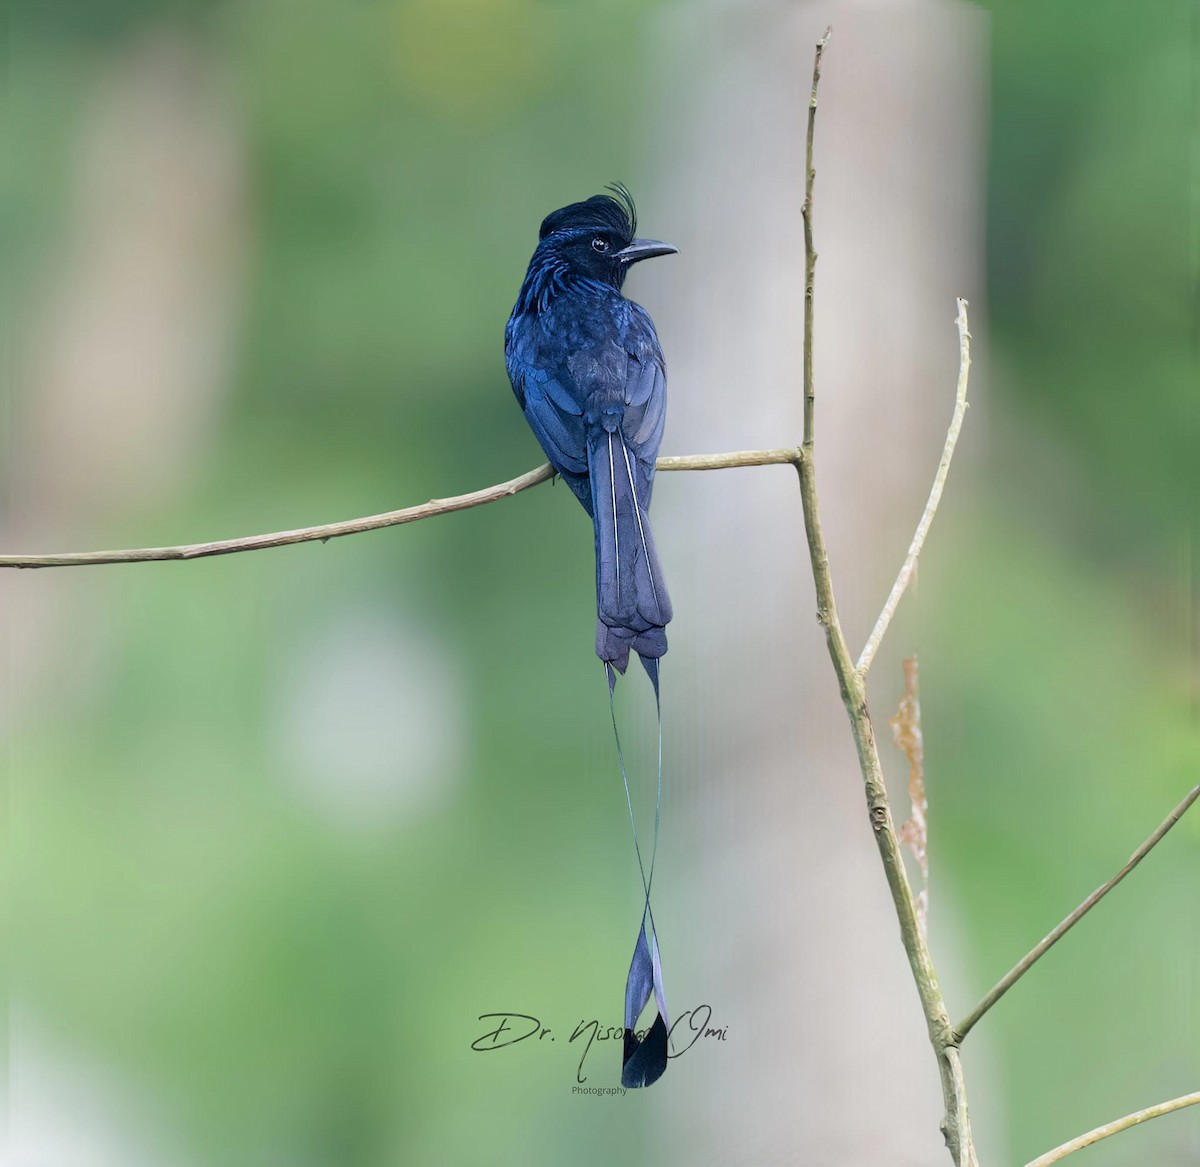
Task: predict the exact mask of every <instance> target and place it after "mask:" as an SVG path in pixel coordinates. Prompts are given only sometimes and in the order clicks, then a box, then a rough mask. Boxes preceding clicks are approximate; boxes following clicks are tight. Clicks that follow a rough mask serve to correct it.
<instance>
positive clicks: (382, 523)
mask: <svg viewBox="0 0 1200 1167" xmlns="http://www.w3.org/2000/svg"><path fill="white" fill-rule="evenodd" d="M800 458H801V453H800V451H799V450H797V449H789V450H736V451H734V452H733V453H729V454H685V455H682V456H680V457H674V458H659V460H658V469H659V470H731V469H734V468H735V467H739V466H773V465H778V464H781V463H789V464H791V465H793V466H795V465H797V464H798V463H799V461H800ZM553 477H554V471H553V470H552V469H551V467H550V464H549V463H548V462H547V463H545V464H544V465H542V466H539V467H538V468H537V469H536V470H530V471H529V472H528V473H527V474H522V475H520V476H519V477H518V478H510V479H509V480H508V481H507V482H499V483H497V484H496V485H495V486H486V487H484V488H483V489H482V490H474V491H472V492H471V493H470V494H458V495H455V496H454V497H453V498H435V499H432V500H431V501H430V502H426V503H422V504H421V505H420V506H413V507H405V508H404V509H403V510H398V511H385V512H384V513H383V514H380V515H368V516H367V517H366V518H362V519H346V520H345V521H343V522H340V523H326V524H324V525H323V526H319V527H300V528H298V529H296V530H294V531H274V532H272V533H271V534H267V535H247V536H245V537H244V538H241V539H221V540H218V541H217V542H214V543H186V544H183V545H181V546H178V547H135V548H132V549H130V550H127V551H78V552H67V553H65V554H61V555H0V567H86V566H90V565H92V564H97V563H149V562H154V561H157V560H166V559H203V558H205V557H206V556H209V555H233V554H235V553H237V552H240V551H263V550H265V549H266V548H268V547H286V546H288V545H289V544H291V543H311V542H313V541H315V540H317V539H320V540H321V541H322V542H324V541H325V540H327V539H339V538H341V537H342V536H343V535H358V534H361V533H362V532H363V531H377V530H379V529H380V528H381V527H398V526H400V525H401V524H402V523H415V522H416V521H417V520H418V519H429V518H432V517H433V516H434V515H448V514H450V513H451V512H453V511H465V510H469V509H470V508H471V507H478V506H483V505H484V503H489V502H498V501H499V500H500V499H502V498H508V497H510V496H511V495H514V494H519V493H520V492H521V491H523V490H528V489H529V488H530V487H531V486H537V485H538V483H539V482H547V481H549V480H550V479H551V478H553Z"/></svg>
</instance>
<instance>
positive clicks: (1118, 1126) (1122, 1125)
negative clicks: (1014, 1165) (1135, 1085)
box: [1025, 1091, 1200, 1167]
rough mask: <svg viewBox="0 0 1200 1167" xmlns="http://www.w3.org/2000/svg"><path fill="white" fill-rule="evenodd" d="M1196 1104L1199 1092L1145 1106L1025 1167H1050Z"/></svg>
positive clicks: (1198, 1099) (1089, 1132) (1042, 1156)
mask: <svg viewBox="0 0 1200 1167" xmlns="http://www.w3.org/2000/svg"><path fill="white" fill-rule="evenodd" d="M1197 1103H1200V1091H1197V1092H1196V1093H1195V1094H1185V1095H1184V1096H1183V1097H1182V1098H1172V1099H1171V1101H1170V1102H1160V1103H1159V1104H1158V1105H1157V1106H1147V1107H1146V1109H1145V1110H1137V1111H1134V1113H1133V1114H1127V1115H1126V1116H1125V1117H1124V1118H1118V1119H1114V1120H1113V1121H1112V1122H1109V1123H1105V1124H1104V1126H1098V1127H1096V1129H1095V1130H1091V1131H1088V1132H1087V1134H1085V1135H1080V1136H1079V1137H1078V1138H1077V1139H1072V1140H1071V1141H1070V1142H1069V1143H1063V1145H1062V1146H1061V1147H1055V1148H1054V1150H1053V1151H1047V1152H1046V1153H1045V1154H1044V1155H1039V1156H1038V1157H1037V1158H1036V1159H1034V1160H1032V1161H1031V1162H1029V1163H1026V1164H1025V1167H1050V1164H1051V1163H1057V1162H1058V1161H1059V1160H1060V1159H1065V1158H1066V1157H1067V1156H1068V1155H1071V1154H1074V1153H1075V1152H1076V1151H1082V1150H1083V1148H1084V1147H1090V1146H1091V1145H1092V1144H1093V1143H1098V1142H1099V1141H1100V1140H1101V1139H1107V1138H1108V1136H1109V1135H1119V1134H1120V1133H1121V1132H1122V1131H1127V1130H1128V1129H1129V1128H1130V1127H1131V1126H1138V1125H1139V1124H1140V1123H1143V1122H1146V1121H1148V1120H1149V1119H1152V1118H1158V1117H1159V1116H1160V1115H1163V1114H1170V1113H1171V1112H1172V1111H1173V1110H1182V1109H1183V1108H1184V1107H1185V1106H1195V1105H1196V1104H1197Z"/></svg>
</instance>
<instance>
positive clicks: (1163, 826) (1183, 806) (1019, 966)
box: [954, 786, 1200, 1042]
mask: <svg viewBox="0 0 1200 1167" xmlns="http://www.w3.org/2000/svg"><path fill="white" fill-rule="evenodd" d="M1198 798H1200V786H1194V787H1193V788H1192V789H1191V790H1189V791H1188V793H1187V794H1185V795H1184V797H1183V799H1182V801H1181V802H1180V803H1179V805H1178V806H1176V807H1175V809H1174V810H1173V811H1171V813H1170V814H1169V815H1167V817H1166V818H1165V819H1163V821H1162V823H1160V824H1159V827H1158V829H1157V830H1156V831H1155V832H1154V834H1152V835H1151V836H1150V837H1149V838H1148V839H1147V840H1146V841H1145V842H1144V843H1143V844H1142V845H1141V846H1140V847H1139V848H1138V849H1137V850H1136V851H1135V852H1134V853H1133V854H1132V855H1131V856H1130V857H1129V862H1128V863H1126V864H1125V866H1124V867H1122V868H1121V870H1120V871H1118V872H1117V874H1116V875H1114V876H1113V877H1112V879H1110V880H1108V881H1107V882H1106V883H1102V884H1101V885H1100V886H1099V887H1098V888H1096V890H1095V891H1094V892H1092V894H1091V895H1090V896H1088V898H1087V899H1086V900H1084V901H1083V903H1081V904H1080V905H1079V907H1077V908H1076V909H1075V910H1074V911H1073V912H1072V913H1071V914H1070V915H1069V916H1068V917H1067V918H1066V919H1065V920H1063V922H1062V923H1061V924H1059V925H1058V927H1057V928H1055V929H1054V931H1052V932H1050V933H1048V934H1047V935H1046V936H1045V937H1043V939H1042V940H1041V941H1040V942H1039V943H1038V944H1037V945H1035V946H1034V947H1033V948H1031V949H1030V950H1029V952H1028V953H1026V955H1025V956H1023V957H1022V958H1021V959H1020V960H1019V961H1017V963H1016V964H1015V965H1013V967H1012V968H1011V969H1010V970H1009V971H1008V972H1007V973H1006V974H1005V975H1004V976H1003V977H1001V978H1000V980H999V981H997V982H996V984H995V985H994V986H993V988H992V990H991V991H990V992H989V993H988V995H987V996H986V997H984V999H983V1000H982V1001H980V1002H979V1004H978V1005H976V1006H975V1008H974V1009H972V1010H971V1012H970V1013H968V1014H967V1016H966V1017H964V1018H963V1020H962V1021H960V1022H959V1023H958V1025H957V1026H956V1027H955V1030H954V1038H955V1041H956V1042H961V1041H962V1039H963V1038H964V1037H966V1036H967V1034H968V1033H970V1032H971V1030H972V1029H973V1028H974V1027H975V1023H976V1022H977V1021H978V1020H979V1019H980V1018H981V1017H982V1016H983V1015H984V1014H985V1013H986V1012H987V1011H988V1010H989V1009H990V1008H991V1007H992V1006H993V1005H994V1004H995V1003H996V1002H997V1001H999V1000H1000V998H1001V997H1003V996H1004V994H1005V993H1007V992H1008V990H1009V989H1011V988H1012V987H1013V985H1015V984H1016V983H1017V981H1019V980H1020V979H1021V978H1022V977H1023V976H1024V975H1025V974H1026V973H1027V972H1028V971H1029V970H1030V969H1031V968H1032V967H1033V966H1034V965H1035V964H1036V963H1037V962H1038V961H1039V960H1040V959H1041V958H1042V957H1043V956H1045V955H1046V953H1047V952H1049V951H1050V949H1051V948H1052V947H1053V946H1054V945H1055V944H1056V943H1057V942H1058V941H1059V940H1061V939H1062V937H1063V936H1065V935H1066V934H1067V933H1068V932H1069V931H1070V930H1071V929H1072V928H1074V927H1075V925H1076V924H1078V923H1079V921H1080V920H1082V919H1083V917H1084V916H1086V915H1087V914H1088V912H1090V911H1091V910H1092V909H1093V908H1094V907H1095V906H1096V905H1097V904H1098V903H1099V902H1100V901H1101V900H1102V899H1104V897H1105V896H1106V895H1108V893H1109V892H1110V891H1112V889H1113V888H1114V887H1116V886H1117V884H1118V883H1120V882H1121V880H1123V879H1124V878H1125V876H1127V875H1128V874H1129V873H1130V872H1131V871H1132V870H1133V869H1134V868H1135V867H1136V866H1137V865H1138V864H1139V863H1141V861H1142V860H1143V859H1145V858H1146V856H1147V855H1149V854H1150V852H1151V851H1152V850H1153V849H1154V848H1155V847H1156V846H1157V845H1158V844H1159V843H1160V842H1162V839H1163V836H1164V835H1166V833H1167V832H1168V831H1169V830H1170V829H1171V828H1172V827H1173V826H1174V825H1175V824H1176V823H1177V822H1179V820H1180V819H1181V818H1182V817H1183V816H1184V814H1185V813H1186V811H1187V809H1188V807H1190V806H1191V805H1192V803H1194V802H1195V801H1196V799H1198Z"/></svg>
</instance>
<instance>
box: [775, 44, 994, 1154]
mask: <svg viewBox="0 0 1200 1167" xmlns="http://www.w3.org/2000/svg"><path fill="white" fill-rule="evenodd" d="M829 36H830V30H828V29H827V30H826V32H825V35H824V36H823V37H822V38H821V39H820V40H819V41H818V42H817V47H816V59H815V61H814V63H813V80H812V91H811V95H810V98H809V105H808V134H807V138H806V148H805V183H804V208H803V217H804V260H805V262H804V274H805V284H804V444H803V446H802V453H803V457H801V458H800V459H799V461H798V463H797V467H796V468H797V471H798V473H799V475H800V500H801V504H802V506H803V509H804V529H805V534H806V536H807V539H808V550H809V559H810V561H811V563H812V572H813V582H814V584H815V586H816V593H817V620H818V621H819V623H820V624H821V626H822V627H823V628H824V629H825V641H826V645H827V647H828V649H829V658H830V660H831V661H832V663H833V670H834V673H835V674H836V676H837V679H838V687H839V689H840V691H841V695H842V703H843V704H844V705H845V707H846V715H847V717H848V718H849V720H850V729H851V732H852V734H853V736H854V744H855V748H856V749H857V751H858V762H859V768H860V769H861V771H862V777H863V784H864V786H865V788H866V796H867V811H868V817H869V821H870V824H871V830H872V832H873V834H874V836H875V844H876V846H877V847H878V849H879V857H880V860H881V861H882V863H883V870H884V874H885V875H886V877H887V884H888V890H889V891H890V893H891V896H892V904H893V906H894V908H895V911H896V918H897V920H898V922H899V924H900V937H901V940H902V942H903V944H904V951H905V954H906V955H907V957H908V963H909V968H910V969H911V970H912V976H913V980H914V982H915V983H916V987H917V994H918V996H919V997H920V1001H921V1010H922V1012H923V1013H924V1014H925V1023H926V1027H927V1029H928V1031H929V1041H930V1044H931V1045H932V1046H933V1050H934V1055H935V1057H936V1058H937V1063H938V1072H939V1074H940V1077H941V1083H942V1097H943V1101H944V1103H945V1108H946V1112H945V1117H944V1119H943V1120H942V1133H943V1134H944V1135H945V1138H946V1145H947V1147H948V1148H949V1149H950V1154H951V1157H952V1158H953V1160H954V1163H955V1164H956V1167H978V1160H977V1159H976V1157H975V1145H974V1141H973V1139H972V1136H971V1123H970V1117H969V1115H968V1112H967V1096H966V1089H965V1086H964V1083H963V1074H962V1063H961V1061H960V1059H959V1056H958V1048H957V1046H956V1045H955V1042H954V1034H953V1030H952V1028H951V1024H950V1017H949V1014H948V1013H947V1011H946V1003H945V1000H944V999H943V997H942V990H941V986H940V984H939V983H938V978H937V972H936V970H935V969H934V966H933V959H932V957H931V956H930V954H929V948H928V946H927V944H926V943H925V938H924V936H923V935H922V933H921V928H920V925H919V924H918V922H917V912H916V904H915V901H914V899H913V893H912V887H911V886H910V885H909V882H908V875H907V873H906V871H905V869H904V859H903V856H902V855H901V851H900V840H899V839H898V837H897V835H896V827H895V824H894V822H893V821H892V812H891V807H890V805H889V802H888V795H887V787H886V786H885V784H884V780H883V769H882V767H881V766H880V762H879V750H878V747H877V746H876V743H875V730H874V727H873V726H872V724H871V716H870V713H869V712H868V710H867V697H866V683H865V680H864V678H863V676H862V675H861V674H860V673H859V672H858V670H857V669H856V668H855V664H854V658H853V657H852V656H851V655H850V648H849V646H848V645H847V643H846V638H845V636H844V634H843V633H842V627H841V624H840V622H839V621H838V615H837V605H836V603H835V601H834V590H833V580H832V577H831V573H830V569H829V554H828V551H827V549H826V546H825V536H824V533H823V531H822V529H821V516H820V509H819V507H818V505H817V480H816V467H815V464H814V461H813V414H814V405H815V392H814V380H813V367H812V349H813V284H814V275H815V271H816V263H817V254H816V251H815V249H814V247H813V198H812V188H813V179H814V177H815V172H814V170H813V129H814V125H815V122H816V113H817V84H818V82H819V81H820V77H821V72H820V69H821V56H822V54H823V52H824V49H825V46H826V44H828V42H829Z"/></svg>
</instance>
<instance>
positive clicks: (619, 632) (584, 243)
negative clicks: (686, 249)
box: [504, 186, 675, 1087]
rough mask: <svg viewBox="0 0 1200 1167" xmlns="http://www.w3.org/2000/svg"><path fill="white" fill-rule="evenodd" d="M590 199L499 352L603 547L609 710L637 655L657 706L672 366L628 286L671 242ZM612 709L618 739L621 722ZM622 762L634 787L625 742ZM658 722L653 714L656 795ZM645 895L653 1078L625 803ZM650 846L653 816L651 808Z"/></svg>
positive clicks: (534, 262) (549, 222)
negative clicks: (655, 521)
mask: <svg viewBox="0 0 1200 1167" xmlns="http://www.w3.org/2000/svg"><path fill="white" fill-rule="evenodd" d="M612 189H613V190H614V191H615V192H616V194H617V196H618V197H617V198H613V197H611V196H609V195H596V196H595V197H593V198H590V199H588V200H587V201H586V202H581V203H572V204H571V205H570V206H567V207H563V208H562V209H561V210H558V211H554V212H553V213H552V214H550V215H547V216H546V218H545V220H544V221H543V223H542V227H541V231H540V232H539V236H538V245H537V249H536V250H535V251H534V253H533V258H532V259H531V260H530V262H529V270H528V272H527V273H526V275H525V281H524V283H523V284H522V285H521V291H520V294H519V295H518V297H517V303H516V306H515V307H514V308H513V312H512V316H511V317H510V318H509V321H508V327H507V328H506V329H505V333H504V354H505V361H506V364H507V366H508V375H509V379H510V380H511V381H512V386H513V391H514V392H515V393H516V395H517V401H518V402H519V403H520V406H521V409H522V410H523V412H524V414H525V418H526V420H527V421H528V422H529V425H530V427H531V428H532V430H533V432H534V434H535V435H537V439H538V441H539V442H540V443H541V445H542V449H543V450H545V451H546V457H547V458H549V459H550V463H551V465H552V466H553V467H554V469H555V470H556V471H558V473H559V474H560V475H561V476H562V478H563V481H564V482H566V483H567V485H568V486H570V488H571V490H572V491H574V493H575V496H576V497H577V498H578V499H579V501H580V502H581V503H582V504H583V507H584V509H585V510H586V511H587V513H588V514H589V515H590V516H591V518H592V526H593V528H594V532H595V545H596V611H597V620H596V654H597V655H598V656H599V657H600V659H601V660H602V661H604V665H605V669H606V672H607V676H608V685H609V700H610V708H612V706H611V702H612V691H613V687H614V685H615V683H616V674H615V673H614V671H613V670H614V669H615V670H616V671H617V672H621V673H623V672H624V671H625V669H626V666H627V665H628V663H629V653H630V652H631V651H633V652H636V653H637V654H638V655H639V657H640V658H641V661H642V664H643V665H644V666H645V668H646V672H647V673H648V674H649V676H650V679H651V681H652V682H653V684H654V694H655V700H656V701H657V700H658V689H659V685H658V682H659V660H660V658H661V657H662V656H663V654H664V653H665V652H666V651H667V633H666V627H667V624H668V623H669V622H670V619H671V599H670V596H669V595H668V594H667V587H666V583H665V582H664V580H663V574H662V566H661V564H660V563H659V560H658V551H657V550H656V548H655V546H654V532H653V531H652V530H651V528H650V518H649V515H648V513H647V512H648V511H649V508H650V496H651V494H652V493H653V490H654V466H655V462H656V460H657V458H658V448H659V446H660V445H661V443H662V435H663V425H664V423H665V421H666V414H667V381H666V366H665V364H664V361H663V355H662V349H661V348H659V344H658V336H657V335H656V333H655V331H654V323H653V322H652V321H651V319H650V317H649V315H647V313H646V311H645V309H644V308H642V307H641V306H640V305H638V304H635V303H633V301H632V300H627V299H626V298H625V297H624V296H623V295H622V294H621V288H622V286H623V284H624V282H625V275H626V273H627V272H628V270H629V267H630V265H631V264H633V263H636V262H637V261H638V260H642V259H649V258H650V257H651V256H654V255H666V254H669V253H670V252H673V251H674V250H675V248H673V247H671V246H669V245H668V244H665V243H658V242H656V241H654V240H648V239H637V238H635V236H636V231H637V214H636V211H635V210H634V206H633V200H632V199H631V198H630V197H629V192H628V191H627V190H626V189H625V188H624V187H622V186H615V187H613V188H612ZM612 712H613V733H614V735H616V730H617V720H616V712H615V708H614V709H612ZM617 756H618V759H619V760H620V762H621V774H622V777H623V778H624V779H625V794H626V799H627V800H629V782H628V777H627V776H626V774H625V762H624V758H623V756H622V754H621V742H620V738H619V736H618V737H617ZM661 792H662V719H661V707H660V716H659V795H660V803H661ZM629 816H630V822H631V824H632V825H633V838H634V847H635V849H636V850H637V856H638V865H639V868H641V873H642V886H643V889H644V891H645V901H644V907H643V910H642V920H641V925H640V929H639V932H638V938H637V941H636V943H635V944H634V950H633V959H632V961H631V962H630V966H629V975H628V977H627V980H626V986H625V1046H624V1056H623V1059H622V1067H621V1081H622V1083H623V1084H624V1085H625V1086H631V1087H632V1086H648V1085H650V1084H651V1083H652V1082H654V1081H656V1080H657V1079H658V1078H659V1077H660V1076H661V1075H662V1073H663V1071H664V1070H665V1069H666V1066H667V1033H668V1028H669V1022H668V1020H667V1005H666V995H665V993H664V991H663V985H662V969H661V967H660V964H659V956H658V938H657V935H656V934H655V928H654V914H653V912H652V910H651V908H650V888H651V885H652V883H653V880H654V857H653V856H654V852H653V850H652V851H651V859H650V870H649V875H647V873H646V869H645V866H644V865H643V863H642V852H641V848H640V846H639V844H638V836H637V825H636V822H634V815H633V803H632V801H631V800H629ZM654 838H655V844H657V839H658V810H657V809H656V810H655V822H654ZM652 994H653V997H654V999H655V1008H656V1010H657V1016H656V1017H655V1019H654V1021H653V1023H652V1024H651V1025H650V1027H649V1029H648V1030H647V1031H645V1033H643V1034H642V1035H641V1036H639V1035H638V1032H637V1029H636V1027H637V1022H638V1018H639V1015H640V1014H641V1012H642V1010H643V1008H645V1006H646V1005H647V1003H648V1002H649V1000H650V998H651V995H652Z"/></svg>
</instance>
